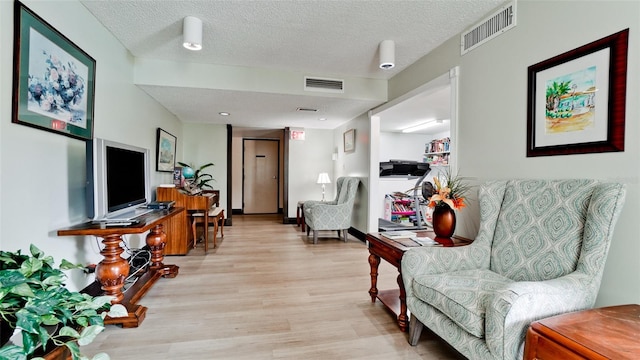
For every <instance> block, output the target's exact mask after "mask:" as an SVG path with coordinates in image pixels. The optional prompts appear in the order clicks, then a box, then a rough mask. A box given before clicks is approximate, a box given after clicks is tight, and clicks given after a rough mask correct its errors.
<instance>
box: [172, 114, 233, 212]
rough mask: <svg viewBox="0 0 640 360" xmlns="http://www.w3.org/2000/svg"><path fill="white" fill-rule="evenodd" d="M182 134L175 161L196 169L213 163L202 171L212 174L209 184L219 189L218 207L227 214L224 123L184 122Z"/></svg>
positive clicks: (225, 134) (225, 131)
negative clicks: (178, 154)
mask: <svg viewBox="0 0 640 360" xmlns="http://www.w3.org/2000/svg"><path fill="white" fill-rule="evenodd" d="M182 134H183V136H182V139H178V147H181V148H182V155H181V156H178V158H177V159H176V161H180V162H183V163H186V164H190V165H193V166H195V168H196V169H197V168H199V167H200V166H202V165H204V164H208V163H213V166H210V167H208V168H206V169H205V170H204V172H205V173H208V174H211V175H212V176H213V178H214V181H211V182H209V185H211V186H212V187H213V188H214V189H215V190H220V207H222V208H223V209H224V210H225V212H226V213H227V214H228V213H229V211H228V209H227V199H228V194H227V127H226V125H214V124H193V123H185V124H184V125H183V133H182Z"/></svg>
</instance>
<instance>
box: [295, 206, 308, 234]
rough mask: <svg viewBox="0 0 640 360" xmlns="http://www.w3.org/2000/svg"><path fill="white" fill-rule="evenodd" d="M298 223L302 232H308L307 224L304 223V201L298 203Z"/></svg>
mask: <svg viewBox="0 0 640 360" xmlns="http://www.w3.org/2000/svg"><path fill="white" fill-rule="evenodd" d="M296 223H297V224H298V227H300V230H301V231H302V232H305V231H306V230H307V224H305V222H304V201H298V208H297V210H296Z"/></svg>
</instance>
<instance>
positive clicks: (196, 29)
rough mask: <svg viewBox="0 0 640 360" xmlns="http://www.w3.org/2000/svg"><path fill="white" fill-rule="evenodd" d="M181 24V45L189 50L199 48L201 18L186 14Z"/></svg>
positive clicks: (200, 45) (200, 44)
mask: <svg viewBox="0 0 640 360" xmlns="http://www.w3.org/2000/svg"><path fill="white" fill-rule="evenodd" d="M182 25H183V26H182V39H183V41H182V46H184V47H185V48H186V49H189V50H194V51H197V50H201V49H202V20H200V19H198V18H197V17H195V16H187V17H186V18H184V23H183V24H182Z"/></svg>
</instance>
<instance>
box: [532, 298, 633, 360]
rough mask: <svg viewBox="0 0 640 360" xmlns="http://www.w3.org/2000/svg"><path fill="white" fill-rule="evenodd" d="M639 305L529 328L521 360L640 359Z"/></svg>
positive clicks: (551, 320) (584, 313) (546, 321)
mask: <svg viewBox="0 0 640 360" xmlns="http://www.w3.org/2000/svg"><path fill="white" fill-rule="evenodd" d="M639 334H640V305H635V304H634V305H620V306H611V307H605V308H598V309H591V310H584V311H576V312H572V313H568V314H563V315H558V316H554V317H550V318H547V319H542V320H539V321H536V322H534V323H532V324H531V326H530V327H529V330H528V331H527V338H526V342H525V346H524V359H525V360H533V359H538V360H552V359H558V360H560V359H561V360H577V359H582V360H584V359H593V360H604V359H615V360H623V359H629V360H631V359H640V342H638V335H639Z"/></svg>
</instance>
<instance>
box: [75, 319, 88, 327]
mask: <svg viewBox="0 0 640 360" xmlns="http://www.w3.org/2000/svg"><path fill="white" fill-rule="evenodd" d="M76 322H77V323H78V325H80V326H83V327H84V326H87V325H89V320H88V319H87V318H86V317H84V316H82V317H79V318H77V319H76Z"/></svg>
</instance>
